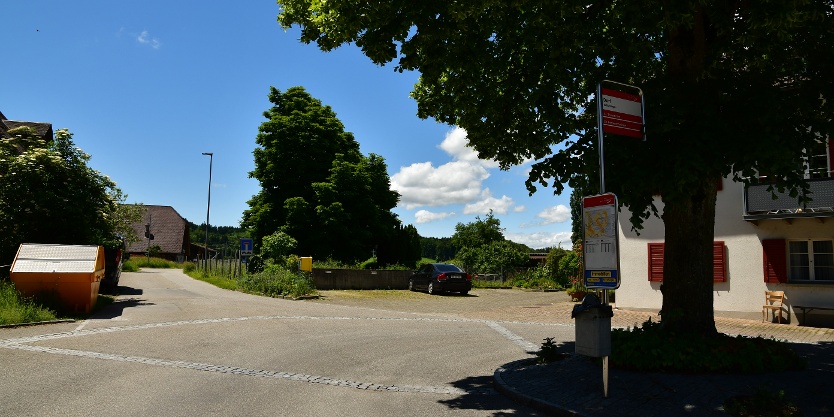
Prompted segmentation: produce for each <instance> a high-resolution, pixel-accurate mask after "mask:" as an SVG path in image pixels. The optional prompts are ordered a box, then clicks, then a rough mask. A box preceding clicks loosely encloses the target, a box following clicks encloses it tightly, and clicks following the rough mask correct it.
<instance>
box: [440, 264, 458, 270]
mask: <svg viewBox="0 0 834 417" xmlns="http://www.w3.org/2000/svg"><path fill="white" fill-rule="evenodd" d="M436 268H437V270H438V271H440V272H463V270H462V269H460V268H458V267H456V266H454V265H447V264H442V265H436Z"/></svg>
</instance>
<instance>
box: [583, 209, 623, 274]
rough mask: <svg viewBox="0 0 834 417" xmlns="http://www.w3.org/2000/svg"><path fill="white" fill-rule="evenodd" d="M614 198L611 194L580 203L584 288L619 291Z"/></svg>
mask: <svg viewBox="0 0 834 417" xmlns="http://www.w3.org/2000/svg"><path fill="white" fill-rule="evenodd" d="M617 222H618V217H617V196H616V195H614V194H611V193H608V194H601V195H595V196H589V197H585V198H584V199H583V200H582V230H583V232H584V240H583V242H582V243H583V244H582V255H583V261H584V262H583V264H584V266H585V287H587V288H592V289H593V288H601V289H615V288H619V287H620V249H619V241H618V240H619V236H618V233H617Z"/></svg>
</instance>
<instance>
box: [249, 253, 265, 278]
mask: <svg viewBox="0 0 834 417" xmlns="http://www.w3.org/2000/svg"><path fill="white" fill-rule="evenodd" d="M265 267H266V263H265V262H264V258H262V257H261V255H252V256H250V257H249V259H248V260H247V261H246V272H248V273H250V274H260V273H261V272H263V270H264V268H265Z"/></svg>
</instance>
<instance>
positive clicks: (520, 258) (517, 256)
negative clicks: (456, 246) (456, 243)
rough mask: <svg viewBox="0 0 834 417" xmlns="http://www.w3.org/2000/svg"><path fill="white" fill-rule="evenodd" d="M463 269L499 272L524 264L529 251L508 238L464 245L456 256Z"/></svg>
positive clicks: (502, 272)
mask: <svg viewBox="0 0 834 417" xmlns="http://www.w3.org/2000/svg"><path fill="white" fill-rule="evenodd" d="M456 259H458V260H459V261H460V262H461V263H462V264H463V267H464V269H465V270H467V271H470V272H475V273H479V274H500V275H501V276H502V277H503V276H505V274H507V273H508V272H512V271H515V270H516V269H517V268H519V267H521V266H524V264H525V263H527V261H528V260H529V259H530V255H529V252H528V251H527V250H525V249H524V248H523V247H521V246H519V245H517V244H515V243H513V242H510V241H509V240H501V241H493V242H489V243H487V244H485V245H482V246H479V247H464V248H462V249H461V250H460V251H459V252H458V256H457V258H456Z"/></svg>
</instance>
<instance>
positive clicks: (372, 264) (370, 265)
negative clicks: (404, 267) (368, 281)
mask: <svg viewBox="0 0 834 417" xmlns="http://www.w3.org/2000/svg"><path fill="white" fill-rule="evenodd" d="M359 269H379V262H377V261H376V258H371V259H368V260H367V261H365V262H362V263H361V264H359Z"/></svg>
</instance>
